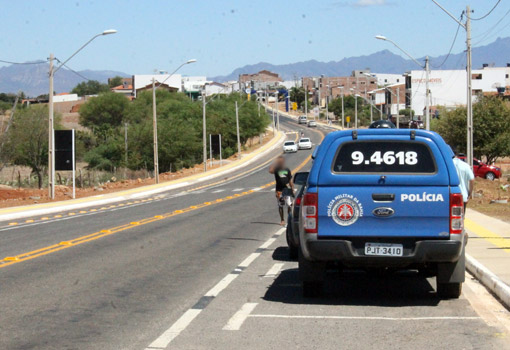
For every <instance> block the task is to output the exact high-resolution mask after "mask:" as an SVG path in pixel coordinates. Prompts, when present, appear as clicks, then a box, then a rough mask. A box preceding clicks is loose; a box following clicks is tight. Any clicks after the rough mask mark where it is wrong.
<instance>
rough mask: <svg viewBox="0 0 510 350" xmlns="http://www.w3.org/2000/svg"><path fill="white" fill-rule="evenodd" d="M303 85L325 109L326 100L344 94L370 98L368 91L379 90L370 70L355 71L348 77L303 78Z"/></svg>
mask: <svg viewBox="0 0 510 350" xmlns="http://www.w3.org/2000/svg"><path fill="white" fill-rule="evenodd" d="M301 85H302V86H303V87H304V88H305V90H306V91H308V95H309V96H313V99H314V101H315V103H318V104H319V105H320V106H322V107H324V106H325V105H326V98H328V99H329V100H331V99H334V98H337V97H339V96H341V95H342V93H343V94H344V96H347V95H354V94H358V95H360V96H363V97H364V98H368V91H371V90H374V89H377V79H376V78H375V77H373V76H372V75H371V74H370V71H369V70H356V71H353V72H352V74H351V76H348V77H326V76H320V77H303V78H302V79H301Z"/></svg>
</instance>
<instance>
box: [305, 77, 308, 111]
mask: <svg viewBox="0 0 510 350" xmlns="http://www.w3.org/2000/svg"><path fill="white" fill-rule="evenodd" d="M305 116H306V119H308V85H305Z"/></svg>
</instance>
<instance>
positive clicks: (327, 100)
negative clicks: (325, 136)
mask: <svg viewBox="0 0 510 350" xmlns="http://www.w3.org/2000/svg"><path fill="white" fill-rule="evenodd" d="M326 122H327V123H329V85H326Z"/></svg>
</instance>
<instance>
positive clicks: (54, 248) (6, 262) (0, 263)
mask: <svg viewBox="0 0 510 350" xmlns="http://www.w3.org/2000/svg"><path fill="white" fill-rule="evenodd" d="M320 134H321V137H322V138H324V136H323V134H322V133H320ZM322 138H321V140H322ZM310 159H311V155H309V156H308V157H306V159H305V160H304V161H303V162H302V163H301V164H299V165H298V166H297V167H296V168H295V169H293V170H292V171H293V172H298V171H299V170H301V169H302V168H303V167H304V166H305V165H306V164H307V163H308V162H309V161H310ZM273 184H274V181H273V182H270V183H267V184H265V185H263V186H260V188H267V187H269V186H272V185H273ZM253 193H257V192H256V191H253V192H243V193H240V194H235V195H234V196H227V197H224V198H218V199H217V200H216V201H215V202H205V203H201V204H197V205H192V206H190V207H188V208H184V209H180V210H174V211H172V212H169V213H166V214H162V215H156V216H152V217H149V218H145V219H141V220H139V221H133V222H130V223H128V224H124V225H120V226H116V227H113V228H110V229H106V230H99V231H97V232H93V233H90V234H87V235H85V236H80V237H77V238H74V239H71V240H68V241H62V242H59V243H57V244H53V245H50V246H47V247H43V248H39V249H36V250H33V251H30V252H26V253H22V254H19V255H16V256H8V257H6V258H4V259H3V260H0V268H4V267H7V266H10V265H13V264H17V263H20V262H22V261H26V260H31V259H35V258H38V257H41V256H44V255H48V254H52V253H55V252H58V251H60V250H63V249H67V248H70V247H74V246H76V245H79V244H83V243H86V242H90V241H93V240H96V239H99V238H102V237H105V236H109V235H112V234H115V233H118V232H122V231H126V230H129V229H132V228H135V227H138V226H142V225H147V224H150V223H152V222H155V221H159V220H164V219H167V218H170V217H173V216H177V215H181V214H184V213H188V212H190V211H195V210H199V209H201V208H204V207H207V206H210V205H214V204H218V203H222V202H225V201H230V200H233V199H236V198H240V197H244V196H248V195H250V194H253ZM137 202H139V201H135V203H137ZM74 214H75V213H69V214H68V215H74Z"/></svg>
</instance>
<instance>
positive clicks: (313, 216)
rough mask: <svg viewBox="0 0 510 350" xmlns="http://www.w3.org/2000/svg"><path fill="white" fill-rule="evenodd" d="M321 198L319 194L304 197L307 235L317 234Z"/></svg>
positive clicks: (309, 194) (304, 217)
mask: <svg viewBox="0 0 510 350" xmlns="http://www.w3.org/2000/svg"><path fill="white" fill-rule="evenodd" d="M318 204H319V197H318V196H317V193H305V195H304V196H303V211H302V213H303V220H304V225H303V227H304V229H305V232H306V233H317V222H318Z"/></svg>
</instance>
